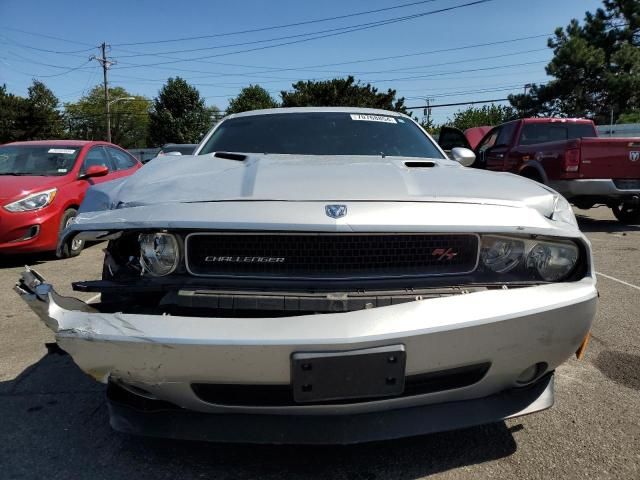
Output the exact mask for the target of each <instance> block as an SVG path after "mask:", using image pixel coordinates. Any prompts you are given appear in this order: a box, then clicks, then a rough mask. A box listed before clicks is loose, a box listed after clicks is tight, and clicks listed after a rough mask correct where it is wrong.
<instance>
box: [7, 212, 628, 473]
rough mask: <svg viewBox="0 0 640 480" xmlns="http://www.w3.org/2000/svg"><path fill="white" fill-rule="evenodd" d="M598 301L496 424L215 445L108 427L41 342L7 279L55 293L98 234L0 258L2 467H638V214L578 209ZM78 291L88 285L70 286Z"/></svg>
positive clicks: (47, 337) (95, 392)
mask: <svg viewBox="0 0 640 480" xmlns="http://www.w3.org/2000/svg"><path fill="white" fill-rule="evenodd" d="M576 213H578V215H579V222H580V225H581V228H582V230H583V231H585V232H586V234H587V236H588V237H589V239H590V240H591V242H592V244H593V249H594V255H595V263H596V270H597V271H598V272H599V273H600V274H601V275H599V277H598V290H599V291H600V303H599V307H598V315H597V318H596V321H595V324H594V326H593V330H592V333H593V335H592V341H591V343H590V345H589V349H588V350H587V354H586V357H585V358H584V359H583V360H582V361H578V360H576V359H571V360H570V361H569V362H568V363H566V364H565V365H563V366H562V367H560V368H559V369H558V370H557V375H556V404H555V406H554V407H553V408H551V409H550V410H547V411H545V412H542V413H538V414H534V415H530V416H527V417H523V418H519V419H514V420H509V421H507V422H501V423H498V424H492V425H487V426H482V427H476V428H471V429H467V430H461V431H455V432H447V433H441V434H434V435H427V436H422V437H416V438H409V439H403V440H396V441H388V442H378V443H373V444H363V445H356V446H347V447H341V446H340V447H337V446H336V447H333V446H331V447H299V446H254V445H225V444H208V443H198V442H186V441H173V440H164V439H150V438H139V437H132V436H128V435H124V434H120V433H117V432H114V431H112V430H111V428H110V427H109V424H108V415H107V411H106V406H105V402H104V388H103V386H102V385H100V384H98V383H96V382H94V381H93V380H92V379H90V378H89V377H87V376H85V375H84V374H83V373H82V372H80V370H79V369H78V368H77V367H76V366H75V364H74V363H73V362H72V360H71V359H70V357H69V356H67V355H64V354H61V353H60V352H59V351H58V350H56V349H55V348H54V347H53V346H52V345H51V344H52V342H54V338H53V335H52V333H51V332H50V331H49V330H48V329H47V328H46V327H45V326H44V325H43V324H41V323H40V322H39V321H38V319H37V318H36V316H35V315H34V314H33V313H32V312H31V311H30V310H29V309H28V308H27V307H26V305H24V304H23V302H22V301H21V300H20V299H19V298H18V296H17V295H16V294H15V293H14V292H13V291H12V287H13V284H14V283H15V281H16V279H17V278H18V276H19V273H20V271H21V270H22V268H23V265H25V264H29V265H33V266H35V267H36V268H37V269H38V271H40V272H41V273H42V274H43V275H44V276H45V277H46V278H47V280H49V281H51V282H52V283H54V284H55V286H56V288H57V290H58V291H59V292H60V293H62V294H69V295H71V294H72V292H71V287H70V282H71V281H72V280H87V279H92V278H98V277H99V275H100V270H101V261H102V251H101V249H102V248H103V245H100V244H98V245H94V246H91V247H89V248H87V249H86V250H85V251H84V252H83V253H82V255H80V256H79V257H77V258H73V259H68V260H55V259H53V258H51V257H50V256H43V255H40V256H29V257H9V258H4V259H0V326H1V327H2V332H0V478H2V479H5V478H7V479H18V478H20V479H31V478H34V479H35V478H38V479H40V478H47V479H56V478H64V479H68V478H90V479H102V478H104V479H107V478H108V479H111V478H125V477H130V478H136V479H146V478H152V479H156V480H160V479H169V478H181V479H214V478H215V479H231V478H233V479H250V478H267V479H279V478H310V479H315V478H318V479H320V478H331V479H353V480H365V479H368V480H372V479H387V478H392V479H417V478H423V477H427V476H433V478H443V479H450V478H451V479H458V478H474V479H475V478H500V479H508V478H518V479H529V478H531V479H533V478H545V479H549V478H563V479H564V478H581V479H582V478H616V479H621V478H634V479H638V478H640V227H629V226H627V227H623V226H621V225H620V224H618V223H617V222H616V221H615V219H614V218H613V216H612V215H611V213H610V212H609V210H607V209H604V208H598V209H593V210H589V211H581V210H576ZM76 296H79V297H82V298H84V299H85V300H86V299H89V298H90V297H91V294H89V295H77V294H76Z"/></svg>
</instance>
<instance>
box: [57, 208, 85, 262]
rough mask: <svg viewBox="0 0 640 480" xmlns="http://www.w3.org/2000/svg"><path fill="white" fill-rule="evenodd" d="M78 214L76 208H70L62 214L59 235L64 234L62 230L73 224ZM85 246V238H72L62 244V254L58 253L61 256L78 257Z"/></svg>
mask: <svg viewBox="0 0 640 480" xmlns="http://www.w3.org/2000/svg"><path fill="white" fill-rule="evenodd" d="M77 215H78V211H77V210H76V209H75V208H69V209H67V210H66V211H65V212H64V215H62V220H60V232H59V234H58V237H60V236H62V232H63V231H64V229H65V228H67V227H68V226H69V225H71V223H72V221H73V219H74V218H75V217H76V216H77ZM83 248H84V240H72V241H71V243H67V244H65V245H63V246H62V249H61V252H60V253H61V254H60V255H58V257H59V258H71V257H77V256H78V255H80V252H82V249H83Z"/></svg>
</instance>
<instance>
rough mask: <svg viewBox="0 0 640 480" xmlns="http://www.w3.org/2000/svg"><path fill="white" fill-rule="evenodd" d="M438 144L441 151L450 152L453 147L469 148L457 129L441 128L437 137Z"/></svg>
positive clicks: (465, 139)
mask: <svg viewBox="0 0 640 480" xmlns="http://www.w3.org/2000/svg"><path fill="white" fill-rule="evenodd" d="M438 144H439V145H440V148H442V149H443V150H451V149H453V148H455V147H463V148H471V147H470V145H469V142H468V140H467V137H465V136H464V133H462V132H461V131H460V130H458V129H457V128H450V127H442V128H441V129H440V135H439V136H438Z"/></svg>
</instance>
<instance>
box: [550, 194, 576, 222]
mask: <svg viewBox="0 0 640 480" xmlns="http://www.w3.org/2000/svg"><path fill="white" fill-rule="evenodd" d="M551 219H552V220H556V221H561V222H564V223H568V224H569V225H573V226H574V227H578V221H577V220H576V215H575V214H574V213H573V209H572V208H571V205H569V202H567V200H566V199H565V198H564V197H563V196H562V195H558V196H557V197H556V201H555V204H554V206H553V215H552V216H551Z"/></svg>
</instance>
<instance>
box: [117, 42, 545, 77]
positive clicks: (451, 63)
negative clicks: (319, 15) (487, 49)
mask: <svg viewBox="0 0 640 480" xmlns="http://www.w3.org/2000/svg"><path fill="white" fill-rule="evenodd" d="M540 51H548V49H547V48H541V49H532V50H521V51H518V52H510V53H503V54H501V55H491V56H488V57H475V58H465V59H461V60H454V61H450V62H442V63H431V64H429V65H424V64H420V65H414V66H408V67H402V68H391V69H385V70H376V71H360V72H358V71H349V72H345V71H327V70H313V71H316V72H323V73H333V75H332V76H324V77H315V80H327V79H332V78H335V76H336V75H369V74H381V73H392V72H403V71H411V70H416V69H418V68H432V67H440V66H446V65H456V64H460V63H470V62H478V61H484V60H492V59H496V58H503V57H510V56H515V55H522V54H526V53H533V52H540ZM260 73H261V72H244V73H230V72H224V73H220V74H218V75H216V77H220V76H225V77H243V78H246V77H247V76H249V75H257V77H259V78H266V79H273V80H278V81H279V80H284V81H297V80H300V79H301V78H300V77H295V78H293V77H273V76H270V75H261V74H260ZM415 73H429V72H415ZM115 75H116V76H119V78H125V79H126V78H130V79H135V80H141V81H142V82H145V83H155V82H158V81H163V80H164V79H149V78H148V77H135V76H129V75H121V74H118V73H116V74H115ZM192 78H198V77H192ZM200 78H209V76H208V75H207V76H203V77H200ZM262 83H269V82H267V81H262ZM201 85H205V84H201ZM211 85H212V84H209V86H211ZM213 85H215V84H213Z"/></svg>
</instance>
